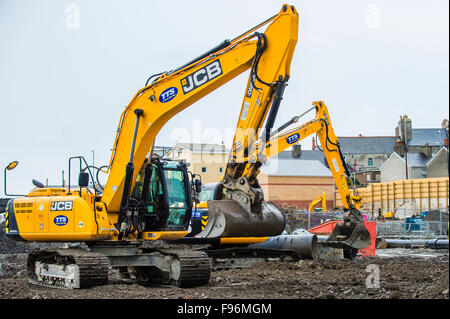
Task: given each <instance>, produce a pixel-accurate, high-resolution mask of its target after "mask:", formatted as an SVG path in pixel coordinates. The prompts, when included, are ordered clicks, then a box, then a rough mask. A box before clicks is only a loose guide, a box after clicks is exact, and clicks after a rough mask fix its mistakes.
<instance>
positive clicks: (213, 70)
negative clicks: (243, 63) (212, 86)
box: [181, 60, 222, 94]
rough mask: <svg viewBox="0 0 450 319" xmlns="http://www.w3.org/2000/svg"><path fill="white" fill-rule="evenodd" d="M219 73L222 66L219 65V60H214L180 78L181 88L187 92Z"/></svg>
mask: <svg viewBox="0 0 450 319" xmlns="http://www.w3.org/2000/svg"><path fill="white" fill-rule="evenodd" d="M221 74H222V67H221V66H220V61H219V60H216V61H214V62H211V63H210V64H208V65H207V66H204V67H203V68H201V69H200V70H197V71H195V72H194V73H192V74H190V75H188V76H187V77H185V78H183V79H182V80H181V87H182V88H183V92H184V94H187V93H189V92H191V91H192V90H194V89H196V88H198V87H199V86H201V85H203V84H205V83H207V82H209V81H211V80H212V79H214V78H216V77H218V76H219V75H221Z"/></svg>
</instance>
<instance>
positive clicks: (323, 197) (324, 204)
mask: <svg viewBox="0 0 450 319" xmlns="http://www.w3.org/2000/svg"><path fill="white" fill-rule="evenodd" d="M319 203H322V212H323V213H326V212H327V196H326V194H325V192H323V193H322V194H320V195H319V196H317V197H316V198H314V199H313V200H312V202H311V203H309V205H308V212H310V213H312V212H313V211H314V208H315V207H316V206H317V205H318V204H319Z"/></svg>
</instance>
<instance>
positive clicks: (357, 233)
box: [325, 207, 370, 249]
mask: <svg viewBox="0 0 450 319" xmlns="http://www.w3.org/2000/svg"><path fill="white" fill-rule="evenodd" d="M325 244H326V245H328V246H330V247H334V248H353V249H363V248H366V247H367V246H369V245H370V233H369V231H368V230H367V228H366V226H364V220H363V218H362V215H361V212H360V211H359V210H357V209H356V208H354V207H352V208H351V209H350V210H349V211H348V212H346V214H345V216H344V221H343V222H342V223H339V224H337V225H336V226H335V227H334V229H333V231H332V233H331V234H330V236H329V237H328V238H327V240H326V241H325Z"/></svg>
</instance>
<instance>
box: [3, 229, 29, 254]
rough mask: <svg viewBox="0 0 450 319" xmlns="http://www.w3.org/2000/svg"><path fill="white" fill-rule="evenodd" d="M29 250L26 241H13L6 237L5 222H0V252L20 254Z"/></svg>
mask: <svg viewBox="0 0 450 319" xmlns="http://www.w3.org/2000/svg"><path fill="white" fill-rule="evenodd" d="M29 251H30V247H28V245H27V243H25V242H19V241H14V240H11V239H9V238H8V237H6V234H5V222H2V223H0V254H20V253H27V252H29Z"/></svg>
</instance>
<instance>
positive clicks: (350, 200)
mask: <svg viewBox="0 0 450 319" xmlns="http://www.w3.org/2000/svg"><path fill="white" fill-rule="evenodd" d="M312 110H315V111H316V116H315V118H314V119H313V120H311V121H309V122H307V123H305V124H303V125H300V126H298V127H295V128H293V129H290V130H287V131H285V130H286V128H288V127H289V126H290V125H292V124H294V123H297V122H298V120H299V119H300V118H301V117H302V116H304V115H305V114H307V113H308V112H310V111H312ZM314 133H316V134H317V137H318V138H319V140H320V143H321V145H322V147H323V152H324V155H325V158H326V160H327V163H328V165H329V168H330V170H331V173H332V175H333V178H334V181H335V184H336V187H337V189H338V190H339V193H340V195H341V198H342V201H343V203H344V207H345V214H344V221H343V222H342V223H339V224H338V225H336V227H335V228H334V230H333V232H332V233H331V234H330V236H329V238H328V239H327V241H326V242H327V245H329V246H331V247H336V248H344V249H362V248H365V247H367V246H368V245H369V244H370V234H369V232H368V230H367V229H366V227H365V226H364V220H363V218H362V215H361V212H360V211H359V209H360V204H361V197H360V196H358V193H357V191H356V189H355V187H354V185H353V184H351V185H352V188H353V193H354V194H355V195H352V193H351V192H350V189H349V187H348V184H347V178H346V177H347V176H350V172H349V170H348V168H347V166H346V164H345V161H344V157H343V155H342V152H341V150H340V146H339V141H338V138H337V137H336V135H335V134H334V130H333V127H332V125H331V121H330V115H329V113H328V109H327V107H326V106H325V104H324V103H323V102H321V101H318V102H313V107H312V108H310V109H308V110H307V111H306V112H304V113H303V114H301V115H299V116H295V117H293V118H292V119H291V120H289V121H288V122H287V123H285V124H283V125H282V126H280V127H279V128H278V129H276V130H274V131H273V132H272V133H271V135H270V138H269V139H267V142H266V143H264V141H263V140H262V139H259V140H258V142H257V144H256V148H255V149H254V150H253V153H250V155H249V158H250V159H251V161H255V159H258V160H259V161H260V162H262V163H264V162H266V161H267V160H268V159H269V158H271V157H273V156H275V155H277V154H279V153H280V152H281V151H283V150H285V149H287V148H288V147H290V146H292V145H293V144H295V143H297V142H299V141H301V140H302V139H304V138H306V137H308V136H310V135H312V134H314ZM254 169H255V170H254V171H253V174H254V175H255V176H256V175H257V174H258V173H259V167H257V168H256V167H254ZM350 182H351V179H350ZM204 192H205V193H204V194H203V196H200V197H201V198H202V200H203V202H201V203H200V205H199V206H200V210H201V211H202V214H199V216H197V219H195V220H193V221H194V223H197V224H198V223H199V222H201V223H202V225H201V226H197V227H192V229H193V230H194V229H197V230H198V229H202V231H201V232H200V233H199V234H196V233H194V232H191V233H190V234H189V236H191V237H194V236H195V237H207V234H208V233H209V231H210V229H211V227H213V226H212V225H214V224H215V223H216V222H217V221H215V220H213V221H212V222H211V218H215V217H214V216H209V217H208V218H209V219H210V220H209V221H208V223H206V218H204V216H205V215H206V214H207V211H206V207H209V204H210V203H212V202H213V200H214V201H215V202H217V201H218V200H221V199H223V198H224V197H226V196H227V195H226V192H227V190H226V188H224V183H223V182H222V183H216V184H215V183H211V184H207V185H205V186H204ZM205 195H206V196H205ZM205 201H206V202H207V205H205ZM200 215H201V216H200ZM194 223H192V224H194ZM205 224H206V225H205ZM267 238H268V237H265V238H258V237H255V238H247V239H245V238H221V243H226V244H232V243H243V242H245V241H247V242H248V243H255V242H261V241H264V240H266V239H267Z"/></svg>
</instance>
